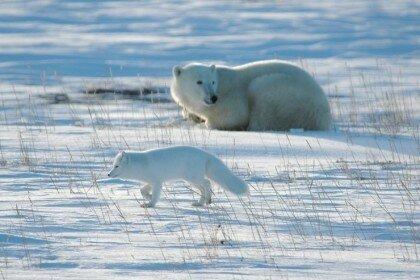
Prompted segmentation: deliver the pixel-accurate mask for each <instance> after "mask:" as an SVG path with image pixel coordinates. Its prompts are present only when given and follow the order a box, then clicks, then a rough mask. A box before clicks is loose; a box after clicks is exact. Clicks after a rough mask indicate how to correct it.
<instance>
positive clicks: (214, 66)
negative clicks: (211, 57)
mask: <svg viewBox="0 0 420 280" xmlns="http://www.w3.org/2000/svg"><path fill="white" fill-rule="evenodd" d="M210 70H211V72H214V70H216V65H214V64H212V65H210Z"/></svg>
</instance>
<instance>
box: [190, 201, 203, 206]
mask: <svg viewBox="0 0 420 280" xmlns="http://www.w3.org/2000/svg"><path fill="white" fill-rule="evenodd" d="M192 206H196V207H203V206H204V203H202V202H200V201H196V202H193V204H192Z"/></svg>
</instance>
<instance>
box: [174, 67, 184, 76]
mask: <svg viewBox="0 0 420 280" xmlns="http://www.w3.org/2000/svg"><path fill="white" fill-rule="evenodd" d="M181 69H182V67H181V66H179V65H176V66H174V68H173V69H172V73H173V74H174V77H178V76H179V75H181Z"/></svg>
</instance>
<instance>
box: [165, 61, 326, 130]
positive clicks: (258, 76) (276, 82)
mask: <svg viewBox="0 0 420 280" xmlns="http://www.w3.org/2000/svg"><path fill="white" fill-rule="evenodd" d="M171 95H172V97H173V98H174V100H175V102H177V103H178V104H179V105H180V106H181V107H182V108H183V111H184V112H185V115H186V116H189V117H191V118H194V119H196V120H197V119H202V120H204V122H205V125H206V126H207V127H208V128H210V129H222V130H250V131H263V130H289V129H291V128H303V129H305V130H327V129H329V128H330V125H331V112H330V106H329V104H328V100H327V97H326V96H325V94H324V92H323V90H322V88H321V87H320V86H319V85H318V84H317V83H316V82H315V80H314V79H313V78H312V76H311V75H309V74H308V73H307V72H305V71H304V70H302V69H301V68H299V67H298V66H295V65H293V64H291V63H288V62H285V61H281V60H265V61H257V62H253V63H249V64H244V65H240V66H236V67H228V66H221V65H217V66H216V65H210V66H208V65H204V64H200V63H192V64H188V65H186V66H184V67H181V66H175V67H174V68H173V80H172V84H171Z"/></svg>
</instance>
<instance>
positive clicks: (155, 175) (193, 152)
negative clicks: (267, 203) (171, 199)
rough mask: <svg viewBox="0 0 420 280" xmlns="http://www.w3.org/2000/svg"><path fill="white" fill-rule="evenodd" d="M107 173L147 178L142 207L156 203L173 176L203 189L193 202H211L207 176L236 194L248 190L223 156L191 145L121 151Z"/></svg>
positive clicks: (124, 176)
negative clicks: (222, 159)
mask: <svg viewBox="0 0 420 280" xmlns="http://www.w3.org/2000/svg"><path fill="white" fill-rule="evenodd" d="M108 176H109V177H112V178H115V177H118V178H122V179H131V180H137V181H143V182H146V183H147V185H146V186H144V187H143V188H142V189H141V193H142V195H143V197H144V198H145V199H147V200H149V202H148V203H146V204H144V205H142V206H143V207H154V206H155V205H156V202H157V201H158V200H159V197H160V194H161V190H162V183H164V182H166V181H172V180H184V181H187V182H188V183H190V184H191V185H192V186H194V187H196V188H198V189H199V190H200V191H201V197H200V199H199V200H198V201H197V202H195V203H193V205H194V206H203V205H205V204H210V203H211V184H210V181H209V180H208V179H210V180H211V181H213V182H215V183H217V184H218V185H220V186H221V187H222V188H224V189H226V190H228V191H230V192H232V193H234V194H238V195H241V194H245V193H247V192H248V186H247V185H246V184H245V182H244V181H242V180H241V179H239V178H238V177H236V176H235V175H234V174H233V173H232V172H231V171H230V170H229V169H228V168H227V167H226V165H225V164H224V163H223V162H222V161H221V160H220V159H218V158H216V157H215V156H213V155H211V154H209V153H206V152H204V151H202V150H200V149H197V148H194V147H189V146H175V147H169V148H162V149H153V150H148V151H144V152H133V151H123V152H120V153H118V155H117V156H116V157H115V160H114V164H113V167H112V170H111V171H110V172H109V174H108Z"/></svg>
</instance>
